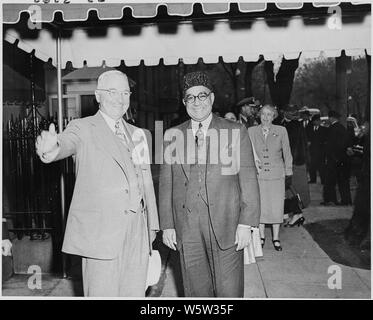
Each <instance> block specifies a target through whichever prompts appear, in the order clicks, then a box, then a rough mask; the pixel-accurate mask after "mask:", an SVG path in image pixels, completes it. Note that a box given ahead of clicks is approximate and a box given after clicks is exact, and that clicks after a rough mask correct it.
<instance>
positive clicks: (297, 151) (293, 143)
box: [283, 120, 308, 166]
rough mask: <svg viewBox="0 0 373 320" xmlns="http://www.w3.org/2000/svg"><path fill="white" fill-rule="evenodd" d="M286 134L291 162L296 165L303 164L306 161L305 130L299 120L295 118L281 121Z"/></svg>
mask: <svg viewBox="0 0 373 320" xmlns="http://www.w3.org/2000/svg"><path fill="white" fill-rule="evenodd" d="M283 125H284V126H285V128H286V130H287V132H288V136H289V143H290V148H291V155H292V156H293V164H294V165H296V166H301V165H304V164H305V163H306V161H307V156H308V155H307V137H306V130H305V129H304V127H303V125H302V123H301V122H299V121H297V120H292V121H289V122H287V121H285V120H284V121H283Z"/></svg>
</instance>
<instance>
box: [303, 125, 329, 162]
mask: <svg viewBox="0 0 373 320" xmlns="http://www.w3.org/2000/svg"><path fill="white" fill-rule="evenodd" d="M327 133H328V129H327V128H325V127H323V126H319V127H318V129H317V130H316V131H315V130H314V126H313V125H312V124H311V125H309V126H308V127H307V139H308V141H309V142H310V148H309V150H310V154H311V157H313V158H324V157H325V143H326V138H327Z"/></svg>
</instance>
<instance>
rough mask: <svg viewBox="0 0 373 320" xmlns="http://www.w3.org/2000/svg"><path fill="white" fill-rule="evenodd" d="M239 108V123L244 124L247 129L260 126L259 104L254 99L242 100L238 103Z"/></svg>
mask: <svg viewBox="0 0 373 320" xmlns="http://www.w3.org/2000/svg"><path fill="white" fill-rule="evenodd" d="M237 107H238V108H239V110H240V111H239V112H240V113H239V115H238V122H239V123H241V124H243V125H244V126H245V127H246V128H250V127H252V126H256V125H258V124H259V121H258V118H257V112H258V107H259V102H258V101H256V100H255V98H254V97H250V98H245V99H242V100H241V101H240V102H238V103H237Z"/></svg>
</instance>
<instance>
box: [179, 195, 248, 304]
mask: <svg viewBox="0 0 373 320" xmlns="http://www.w3.org/2000/svg"><path fill="white" fill-rule="evenodd" d="M212 214H213V213H212ZM187 215H188V216H187V221H188V222H187V225H186V226H185V228H186V230H185V232H184V234H185V235H186V236H185V237H184V239H182V244H181V248H179V251H180V261H181V270H182V275H183V284H184V292H185V296H187V297H243V294H244V264H243V250H240V251H238V252H237V251H236V246H233V247H231V248H229V249H226V250H222V249H220V248H219V246H218V243H217V241H216V239H215V235H214V232H213V229H212V226H211V221H210V217H209V213H208V207H207V205H206V204H205V202H204V201H203V200H202V199H201V198H199V200H197V201H196V203H195V206H194V207H193V210H192V211H191V212H188V213H187Z"/></svg>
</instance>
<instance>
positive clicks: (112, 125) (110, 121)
mask: <svg viewBox="0 0 373 320" xmlns="http://www.w3.org/2000/svg"><path fill="white" fill-rule="evenodd" d="M99 112H100V113H101V115H102V117H103V118H104V120H105V122H106V124H107V125H108V126H109V128H110V130H111V131H112V132H113V133H114V134H115V131H116V130H115V124H116V123H117V121H119V126H120V129H121V132H122V133H123V134H124V135H125V136H126V139H127V141H130V140H129V139H128V136H127V134H126V130H125V128H124V123H123V119H122V118H120V119H119V120H117V121H115V120H114V119H112V118H110V117H109V116H108V115H107V114H105V113H104V112H102V111H101V110H99Z"/></svg>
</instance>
